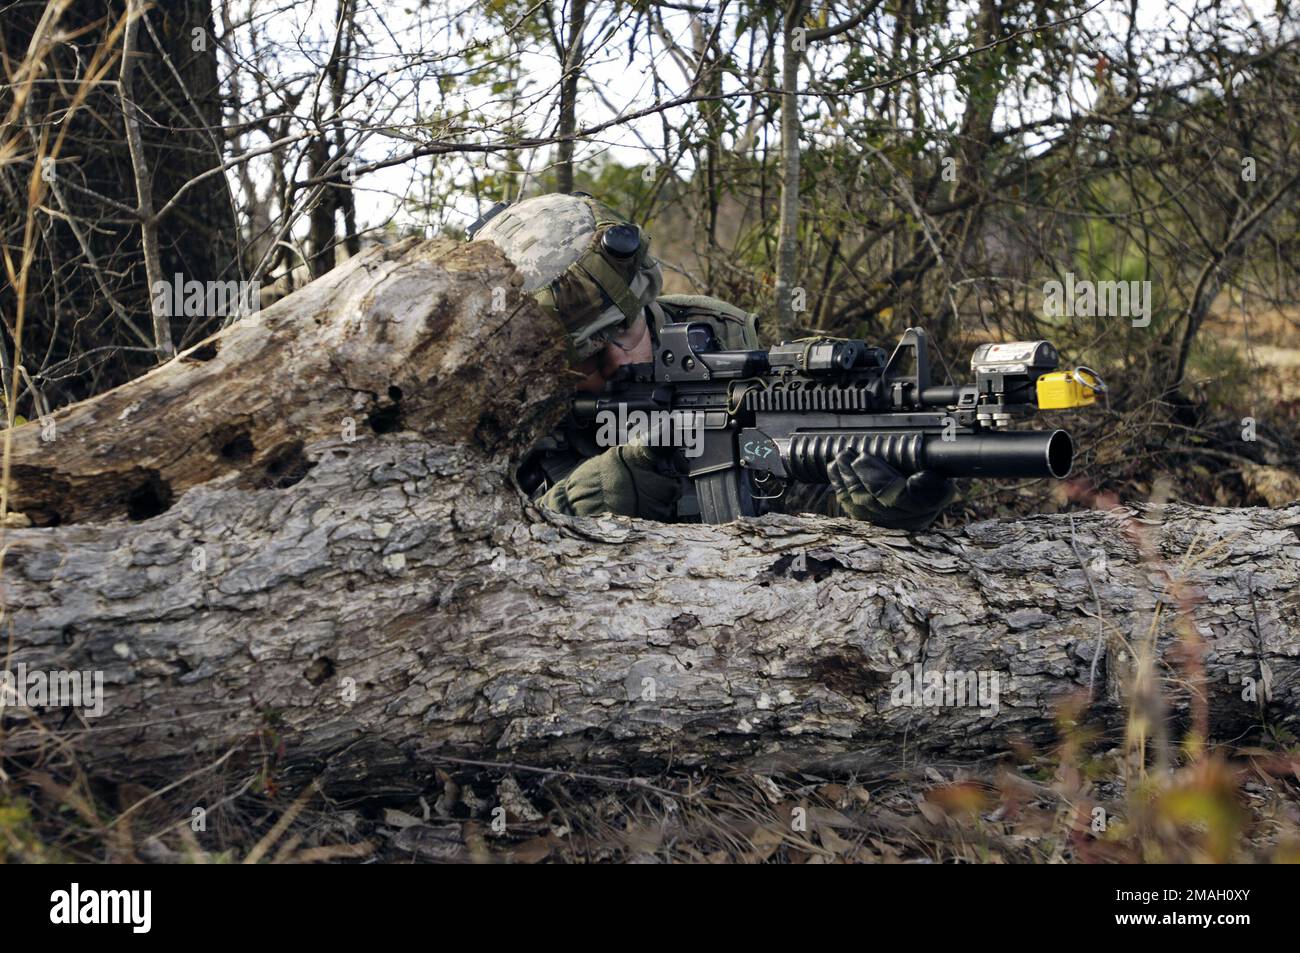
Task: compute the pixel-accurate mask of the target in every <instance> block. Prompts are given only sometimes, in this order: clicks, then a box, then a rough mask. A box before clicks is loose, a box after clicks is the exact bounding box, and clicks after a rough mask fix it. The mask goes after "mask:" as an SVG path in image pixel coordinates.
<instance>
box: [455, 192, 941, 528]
mask: <svg viewBox="0 0 1300 953" xmlns="http://www.w3.org/2000/svg"><path fill="white" fill-rule="evenodd" d="M469 237H470V238H471V239H472V240H486V241H492V242H494V243H495V244H496V245H497V246H498V247H500V248H501V250H502V251H504V252H505V254H506V256H507V257H508V258H509V259H510V260H511V261H512V262H513V263H514V264H515V267H516V268H518V270H519V272H520V274H521V275H522V276H523V290H524V292H526V293H529V294H532V295H533V296H534V297H535V298H536V299H537V301H538V303H539V304H541V306H542V308H543V309H544V310H546V311H547V312H548V313H550V314H551V315H553V316H554V317H555V318H556V320H557V321H558V322H559V324H560V326H561V327H562V328H563V329H564V331H565V332H566V335H567V338H566V339H567V342H568V345H569V351H570V355H569V356H570V361H571V363H572V365H573V369H574V372H575V374H576V378H577V386H576V388H575V389H576V390H579V391H599V390H600V389H601V388H602V387H604V385H605V383H606V382H607V381H608V380H609V379H610V378H611V377H612V376H613V375H614V374H615V372H617V371H618V369H619V368H620V367H622V366H623V365H625V364H635V363H648V362H650V361H652V360H653V351H652V346H653V334H654V331H655V329H657V328H660V327H662V326H664V325H665V324H666V323H669V322H680V321H703V322H705V323H707V324H709V325H710V326H712V328H713V330H714V333H715V334H716V335H717V338H718V340H719V341H720V342H721V344H722V346H723V347H726V348H757V347H759V346H760V345H759V343H758V331H757V325H756V319H757V316H756V315H753V314H749V313H747V312H745V311H742V310H741V309H739V308H736V307H734V306H733V305H730V304H728V303H727V302H725V301H721V300H719V299H717V298H710V297H706V296H703V295H660V293H659V292H660V290H661V289H662V287H663V277H662V274H661V273H660V270H659V263H658V262H657V261H655V259H654V258H653V257H651V255H650V249H649V246H650V236H649V235H646V234H645V233H644V232H642V231H641V230H640V229H639V228H637V226H636V225H634V224H632V223H631V222H628V221H626V220H625V219H624V218H622V217H621V216H620V215H618V214H617V213H615V212H614V211H612V210H611V209H609V208H608V207H606V206H604V205H602V204H601V203H600V202H598V201H596V200H595V199H593V198H592V197H591V196H589V195H586V194H585V193H582V192H575V193H573V194H571V195H562V194H553V195H543V196H540V197H538V198H533V199H528V200H526V201H523V202H520V203H518V204H516V205H511V206H504V205H498V206H496V207H494V208H493V209H492V211H490V212H489V213H488V214H487V215H486V216H484V217H483V218H482V219H480V220H479V221H478V222H476V223H474V225H473V226H471V227H470V229H469ZM829 475H830V480H831V488H832V490H833V491H834V499H833V500H832V501H830V503H831V505H830V506H829V507H828V510H829V512H830V513H831V514H832V515H834V514H835V513H836V512H839V513H843V514H844V515H847V516H850V517H852V518H854V519H860V520H868V521H870V522H872V523H876V524H878V525H881V526H890V527H895V528H900V529H913V530H916V529H924V528H925V527H927V526H929V525H930V523H932V522H933V521H934V519H935V517H936V516H938V514H939V511H940V510H941V509H942V508H943V507H944V506H946V505H947V504H948V503H949V502H951V500H952V498H953V496H954V495H955V494H954V490H953V486H952V482H951V481H950V480H945V479H943V478H942V477H940V476H938V475H937V474H934V473H930V472H923V473H916V474H913V475H912V476H910V477H904V476H902V475H901V474H900V473H898V472H897V471H895V470H894V469H893V468H892V467H891V466H889V464H887V463H885V462H884V461H883V460H881V459H879V458H878V457H873V456H869V455H867V454H858V455H856V456H855V455H854V454H853V453H851V452H847V451H846V452H844V453H841V454H840V455H839V456H838V457H836V458H835V460H834V461H832V463H831V466H830V467H829ZM519 482H520V485H521V486H522V487H523V488H524V490H525V491H526V492H528V493H529V494H531V495H532V497H533V498H534V499H536V500H537V501H538V502H539V503H540V504H541V505H542V506H546V507H548V508H550V509H553V510H556V511H558V512H561V513H567V514H569V515H576V516H592V515H596V514H600V513H614V514H619V515H623V516H638V517H641V518H643V519H653V520H659V521H661V522H674V521H691V520H698V518H699V508H698V506H697V505H696V503H695V499H694V492H693V490H692V488H691V484H690V481H689V480H688V479H685V478H684V477H683V476H682V475H681V473H680V472H679V471H678V470H677V468H676V466H675V455H674V454H673V453H671V452H665V451H664V450H662V449H659V448H653V447H649V446H642V445H638V444H629V445H624V446H618V447H601V446H598V445H597V443H596V440H595V433H594V431H590V430H586V429H583V428H580V427H578V426H576V425H575V424H574V423H573V422H572V421H570V422H568V423H566V424H565V425H564V426H563V427H561V429H560V430H559V431H557V432H556V433H554V434H551V435H550V436H548V437H546V438H544V439H543V440H541V441H539V442H538V444H537V445H536V446H534V447H533V448H531V449H530V451H529V452H528V453H527V454H526V455H525V457H524V461H523V463H522V464H521V466H520V468H519ZM791 496H798V494H787V499H786V500H784V501H783V502H785V504H786V507H785V508H786V509H787V510H789V509H791V507H790V497H791ZM803 508H805V509H807V508H811V507H806V506H805V507H803Z"/></svg>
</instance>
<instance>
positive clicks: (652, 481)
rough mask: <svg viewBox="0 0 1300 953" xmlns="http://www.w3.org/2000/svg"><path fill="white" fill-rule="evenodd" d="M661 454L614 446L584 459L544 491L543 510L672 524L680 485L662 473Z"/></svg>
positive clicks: (674, 478)
mask: <svg viewBox="0 0 1300 953" xmlns="http://www.w3.org/2000/svg"><path fill="white" fill-rule="evenodd" d="M669 469H670V467H667V466H665V465H664V460H663V456H662V454H657V453H656V452H655V451H654V450H652V449H650V448H648V447H643V446H639V445H635V444H632V445H628V446H623V447H610V448H609V449H608V450H606V451H605V452H604V453H602V454H600V455H599V456H595V457H592V458H590V459H589V460H584V461H583V462H582V463H581V464H580V465H579V466H578V468H577V469H576V470H574V471H573V472H572V473H570V474H569V475H568V476H567V477H565V478H564V479H563V480H561V481H560V482H559V483H557V484H555V486H553V487H551V488H550V489H549V490H547V491H546V494H545V495H544V496H543V497H542V498H541V500H540V501H539V502H540V503H541V505H542V506H545V507H548V508H550V509H553V510H555V511H556V512H559V513H564V514H567V515H569V516H596V515H598V514H600V513H613V514H615V515H617V516H638V517H640V518H641V519H647V520H659V521H660V522H664V523H666V522H671V521H672V519H673V517H674V516H675V515H676V513H677V498H678V497H679V496H681V492H682V481H681V478H680V477H678V476H676V475H668V474H667V473H665V472H664V470H669Z"/></svg>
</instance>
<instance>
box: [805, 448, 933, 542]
mask: <svg viewBox="0 0 1300 953" xmlns="http://www.w3.org/2000/svg"><path fill="white" fill-rule="evenodd" d="M826 470H827V473H828V475H829V476H830V480H831V488H832V489H834V490H835V498H836V500H838V501H839V504H840V510H841V511H842V512H843V513H844V515H845V516H850V517H852V518H853V519H855V520H866V521H867V522H870V523H875V524H876V525H877V526H888V527H891V528H893V529H908V530H921V529H925V528H926V527H927V526H929V525H930V524H931V523H933V522H934V520H935V517H937V516H938V515H939V511H940V510H942V509H943V508H944V507H945V506H947V505H948V504H949V503H951V502H952V501H953V498H954V497H955V496H956V495H957V491H956V488H955V487H954V486H953V485H952V481H951V480H947V479H944V478H943V477H941V476H939V475H938V474H937V473H933V472H931V471H929V470H924V471H922V472H921V473H913V474H912V475H911V476H910V477H904V476H903V475H902V474H901V473H899V472H898V471H897V470H895V469H894V468H893V467H891V466H890V465H889V464H888V463H886V462H885V461H884V460H881V459H880V458H879V457H873V456H871V455H869V454H865V453H859V454H856V455H855V453H854V451H852V450H842V451H840V453H839V454H837V455H836V457H835V459H834V460H832V461H831V462H830V466H828V467H827V468H826Z"/></svg>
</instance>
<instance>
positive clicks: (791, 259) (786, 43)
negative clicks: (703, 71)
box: [776, 0, 806, 340]
mask: <svg viewBox="0 0 1300 953" xmlns="http://www.w3.org/2000/svg"><path fill="white" fill-rule="evenodd" d="M804 8H805V4H804V2H803V0H789V3H788V4H787V6H786V11H785V23H784V24H783V27H784V30H783V33H782V42H783V46H782V56H781V208H780V220H779V225H778V229H779V237H778V239H777V245H776V322H777V337H778V339H780V340H789V339H790V338H793V337H797V334H796V333H795V325H796V317H795V309H794V287H795V280H796V279H797V277H798V274H799V188H800V182H799V178H800V172H799V62H800V61H801V60H802V59H803V50H804V44H805V42H806V36H804V35H802V34H798V33H796V32H795V30H796V29H798V28H799V24H800V23H802V22H803V13H804Z"/></svg>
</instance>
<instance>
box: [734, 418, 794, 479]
mask: <svg viewBox="0 0 1300 953" xmlns="http://www.w3.org/2000/svg"><path fill="white" fill-rule="evenodd" d="M736 445H737V447H738V448H739V451H740V452H739V454H738V457H737V459H738V462H739V464H740V465H741V466H742V467H744V468H745V469H746V470H750V471H752V472H754V473H766V474H770V475H772V476H774V477H777V478H778V479H781V480H784V479H786V478H787V476H788V474H787V473H786V470H785V462H784V461H782V459H781V449H780V448H779V447H778V446H777V445H776V441H775V440H773V439H772V438H771V437H769V436H768V435H767V434H765V433H763V431H761V430H759V429H758V428H757V427H748V428H746V429H744V430H742V431H741V432H740V434H739V435H738V436H737V437H736Z"/></svg>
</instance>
